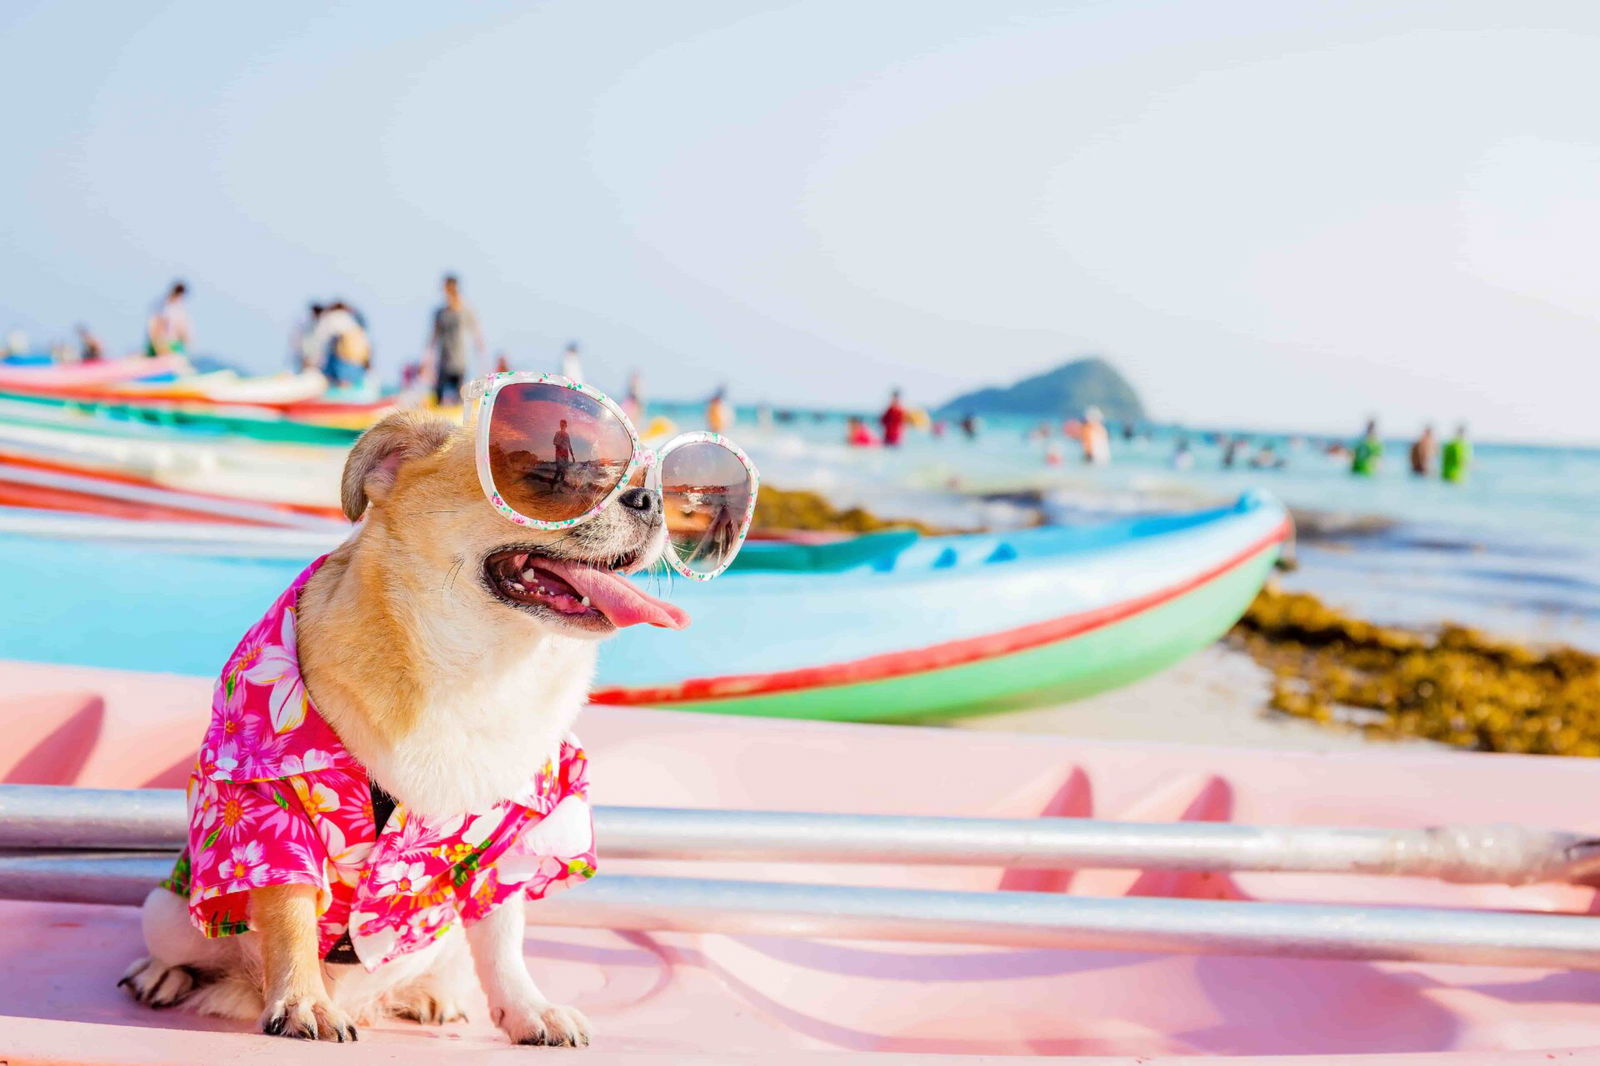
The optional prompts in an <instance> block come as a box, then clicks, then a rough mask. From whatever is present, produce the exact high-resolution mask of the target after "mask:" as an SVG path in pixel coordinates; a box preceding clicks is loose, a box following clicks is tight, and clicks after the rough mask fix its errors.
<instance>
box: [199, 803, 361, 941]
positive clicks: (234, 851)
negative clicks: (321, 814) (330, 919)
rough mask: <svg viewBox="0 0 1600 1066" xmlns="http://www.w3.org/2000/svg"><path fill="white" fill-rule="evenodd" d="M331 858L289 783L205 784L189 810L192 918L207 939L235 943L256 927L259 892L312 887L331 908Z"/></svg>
mask: <svg viewBox="0 0 1600 1066" xmlns="http://www.w3.org/2000/svg"><path fill="white" fill-rule="evenodd" d="M326 854H327V851H326V848H325V847H324V846H323V844H322V842H321V840H320V839H319V838H318V836H317V833H316V830H315V829H314V828H313V826H312V824H311V821H310V819H309V818H307V817H306V815H305V813H304V811H303V809H302V807H301V805H300V801H299V798H298V797H297V796H296V795H295V793H294V790H293V789H292V788H290V787H289V784H288V783H287V782H285V781H247V782H232V781H210V780H204V779H202V780H200V781H199V782H198V784H197V785H196V788H195V793H194V802H193V803H192V804H191V806H190V811H189V849H188V857H189V862H190V871H189V874H190V882H189V917H190V918H191V920H192V921H193V922H194V924H195V926H196V927H197V928H198V929H199V930H200V931H201V932H203V933H204V934H205V935H206V936H212V937H217V936H232V935H234V934H236V933H243V932H245V931H246V930H248V929H249V928H250V910H249V907H250V893H251V892H252V891H254V890H255V889H258V888H265V887H266V886H268V885H313V886H315V887H316V888H317V889H318V893H319V898H320V900H322V901H326V900H327V899H328V897H329V891H328V883H327V877H326V874H325V863H324V859H325V858H326ZM324 905H325V904H324Z"/></svg>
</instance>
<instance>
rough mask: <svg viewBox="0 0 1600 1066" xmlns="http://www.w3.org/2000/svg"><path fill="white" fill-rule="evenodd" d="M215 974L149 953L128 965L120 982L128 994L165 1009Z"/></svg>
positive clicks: (149, 1004) (192, 993) (177, 1002)
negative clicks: (170, 964) (175, 963)
mask: <svg viewBox="0 0 1600 1066" xmlns="http://www.w3.org/2000/svg"><path fill="white" fill-rule="evenodd" d="M210 980H211V975H210V974H208V973H207V972H206V971H204V970H201V969H197V968H196V967H193V966H181V965H179V966H169V965H168V964H167V963H164V962H162V961H161V960H160V959H155V958H152V957H150V956H149V955H146V956H145V957H144V958H142V959H140V960H138V961H137V962H135V963H134V964H133V965H132V966H129V967H128V971H127V972H126V973H124V974H123V975H122V980H120V981H118V982H117V987H118V988H126V989H127V990H128V994H129V995H130V996H132V997H133V998H134V999H136V1000H138V1001H139V1002H140V1003H143V1004H144V1005H145V1006H147V1007H153V1008H154V1009H156V1010H162V1009H165V1008H167V1007H176V1006H177V1005H178V1004H180V1003H182V1002H183V1001H184V1000H186V999H188V998H189V997H190V996H192V995H194V992H195V989H197V988H199V987H200V986H201V985H204V984H207V983H209V982H210Z"/></svg>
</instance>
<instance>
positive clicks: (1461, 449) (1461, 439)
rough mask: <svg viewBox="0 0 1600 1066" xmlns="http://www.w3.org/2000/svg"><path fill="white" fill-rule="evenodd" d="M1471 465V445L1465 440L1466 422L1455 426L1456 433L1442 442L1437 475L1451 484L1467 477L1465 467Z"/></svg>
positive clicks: (1458, 482)
mask: <svg viewBox="0 0 1600 1066" xmlns="http://www.w3.org/2000/svg"><path fill="white" fill-rule="evenodd" d="M1471 465H1472V445H1471V443H1470V442H1468V440H1467V424H1466V423H1465V422H1463V423H1461V424H1460V425H1459V426H1457V427H1456V435H1455V436H1453V437H1451V438H1450V439H1449V440H1447V441H1445V442H1444V453H1443V454H1442V455H1441V457H1440V460H1439V476H1440V477H1442V478H1444V480H1446V481H1448V482H1450V483H1452V484H1460V483H1461V482H1463V481H1465V480H1466V479H1467V467H1469V466H1471Z"/></svg>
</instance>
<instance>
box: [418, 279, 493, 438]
mask: <svg viewBox="0 0 1600 1066" xmlns="http://www.w3.org/2000/svg"><path fill="white" fill-rule="evenodd" d="M469 348H470V352H469ZM484 350H485V345H484V343H483V330H482V328H481V327H480V326H479V325H478V313H477V312H476V311H474V310H473V309H472V307H471V305H470V304H468V303H467V302H466V301H465V300H463V299H462V298H461V279H459V278H457V277H456V276H455V275H454V274H446V275H445V278H444V306H442V307H440V308H439V309H438V310H437V311H435V312H434V313H433V333H432V335H431V336H430V337H429V338H428V351H429V353H430V358H431V359H432V360H433V402H434V403H435V404H436V405H438V406H440V407H443V406H444V405H445V402H446V400H445V398H446V397H449V402H450V403H452V404H456V403H460V402H461V385H462V382H464V381H466V380H468V379H469V378H471V377H472V376H474V375H472V373H471V370H472V364H473V362H474V361H475V358H481V357H482V356H483V354H484Z"/></svg>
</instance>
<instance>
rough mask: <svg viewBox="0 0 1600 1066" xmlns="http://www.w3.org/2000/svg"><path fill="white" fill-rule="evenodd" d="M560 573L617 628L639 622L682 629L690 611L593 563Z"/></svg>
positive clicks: (564, 568)
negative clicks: (592, 564)
mask: <svg viewBox="0 0 1600 1066" xmlns="http://www.w3.org/2000/svg"><path fill="white" fill-rule="evenodd" d="M559 573H560V574H561V578H562V580H563V581H565V582H566V583H567V584H569V585H571V586H572V587H573V588H575V589H577V590H578V595H580V596H587V597H589V606H591V607H593V608H594V609H595V610H597V611H599V612H600V613H601V614H603V615H605V616H606V618H608V619H609V620H610V621H611V624H612V625H614V626H616V627H617V628H618V629H621V628H623V627H624V626H636V625H639V624H640V623H641V622H643V623H646V624H648V625H653V626H660V627H661V628H662V629H682V628H683V627H684V626H687V625H688V624H689V614H688V612H687V611H685V610H684V609H683V608H681V607H674V606H673V605H672V604H670V603H667V602H666V601H665V600H658V599H656V598H655V597H654V596H651V595H649V594H648V593H646V592H645V591H644V590H643V589H641V588H639V587H638V586H637V585H635V584H634V583H633V582H631V581H629V580H628V579H627V578H625V577H623V576H622V575H621V574H613V573H612V572H610V571H609V570H598V569H596V568H594V567H592V566H562V567H560V570H559Z"/></svg>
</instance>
